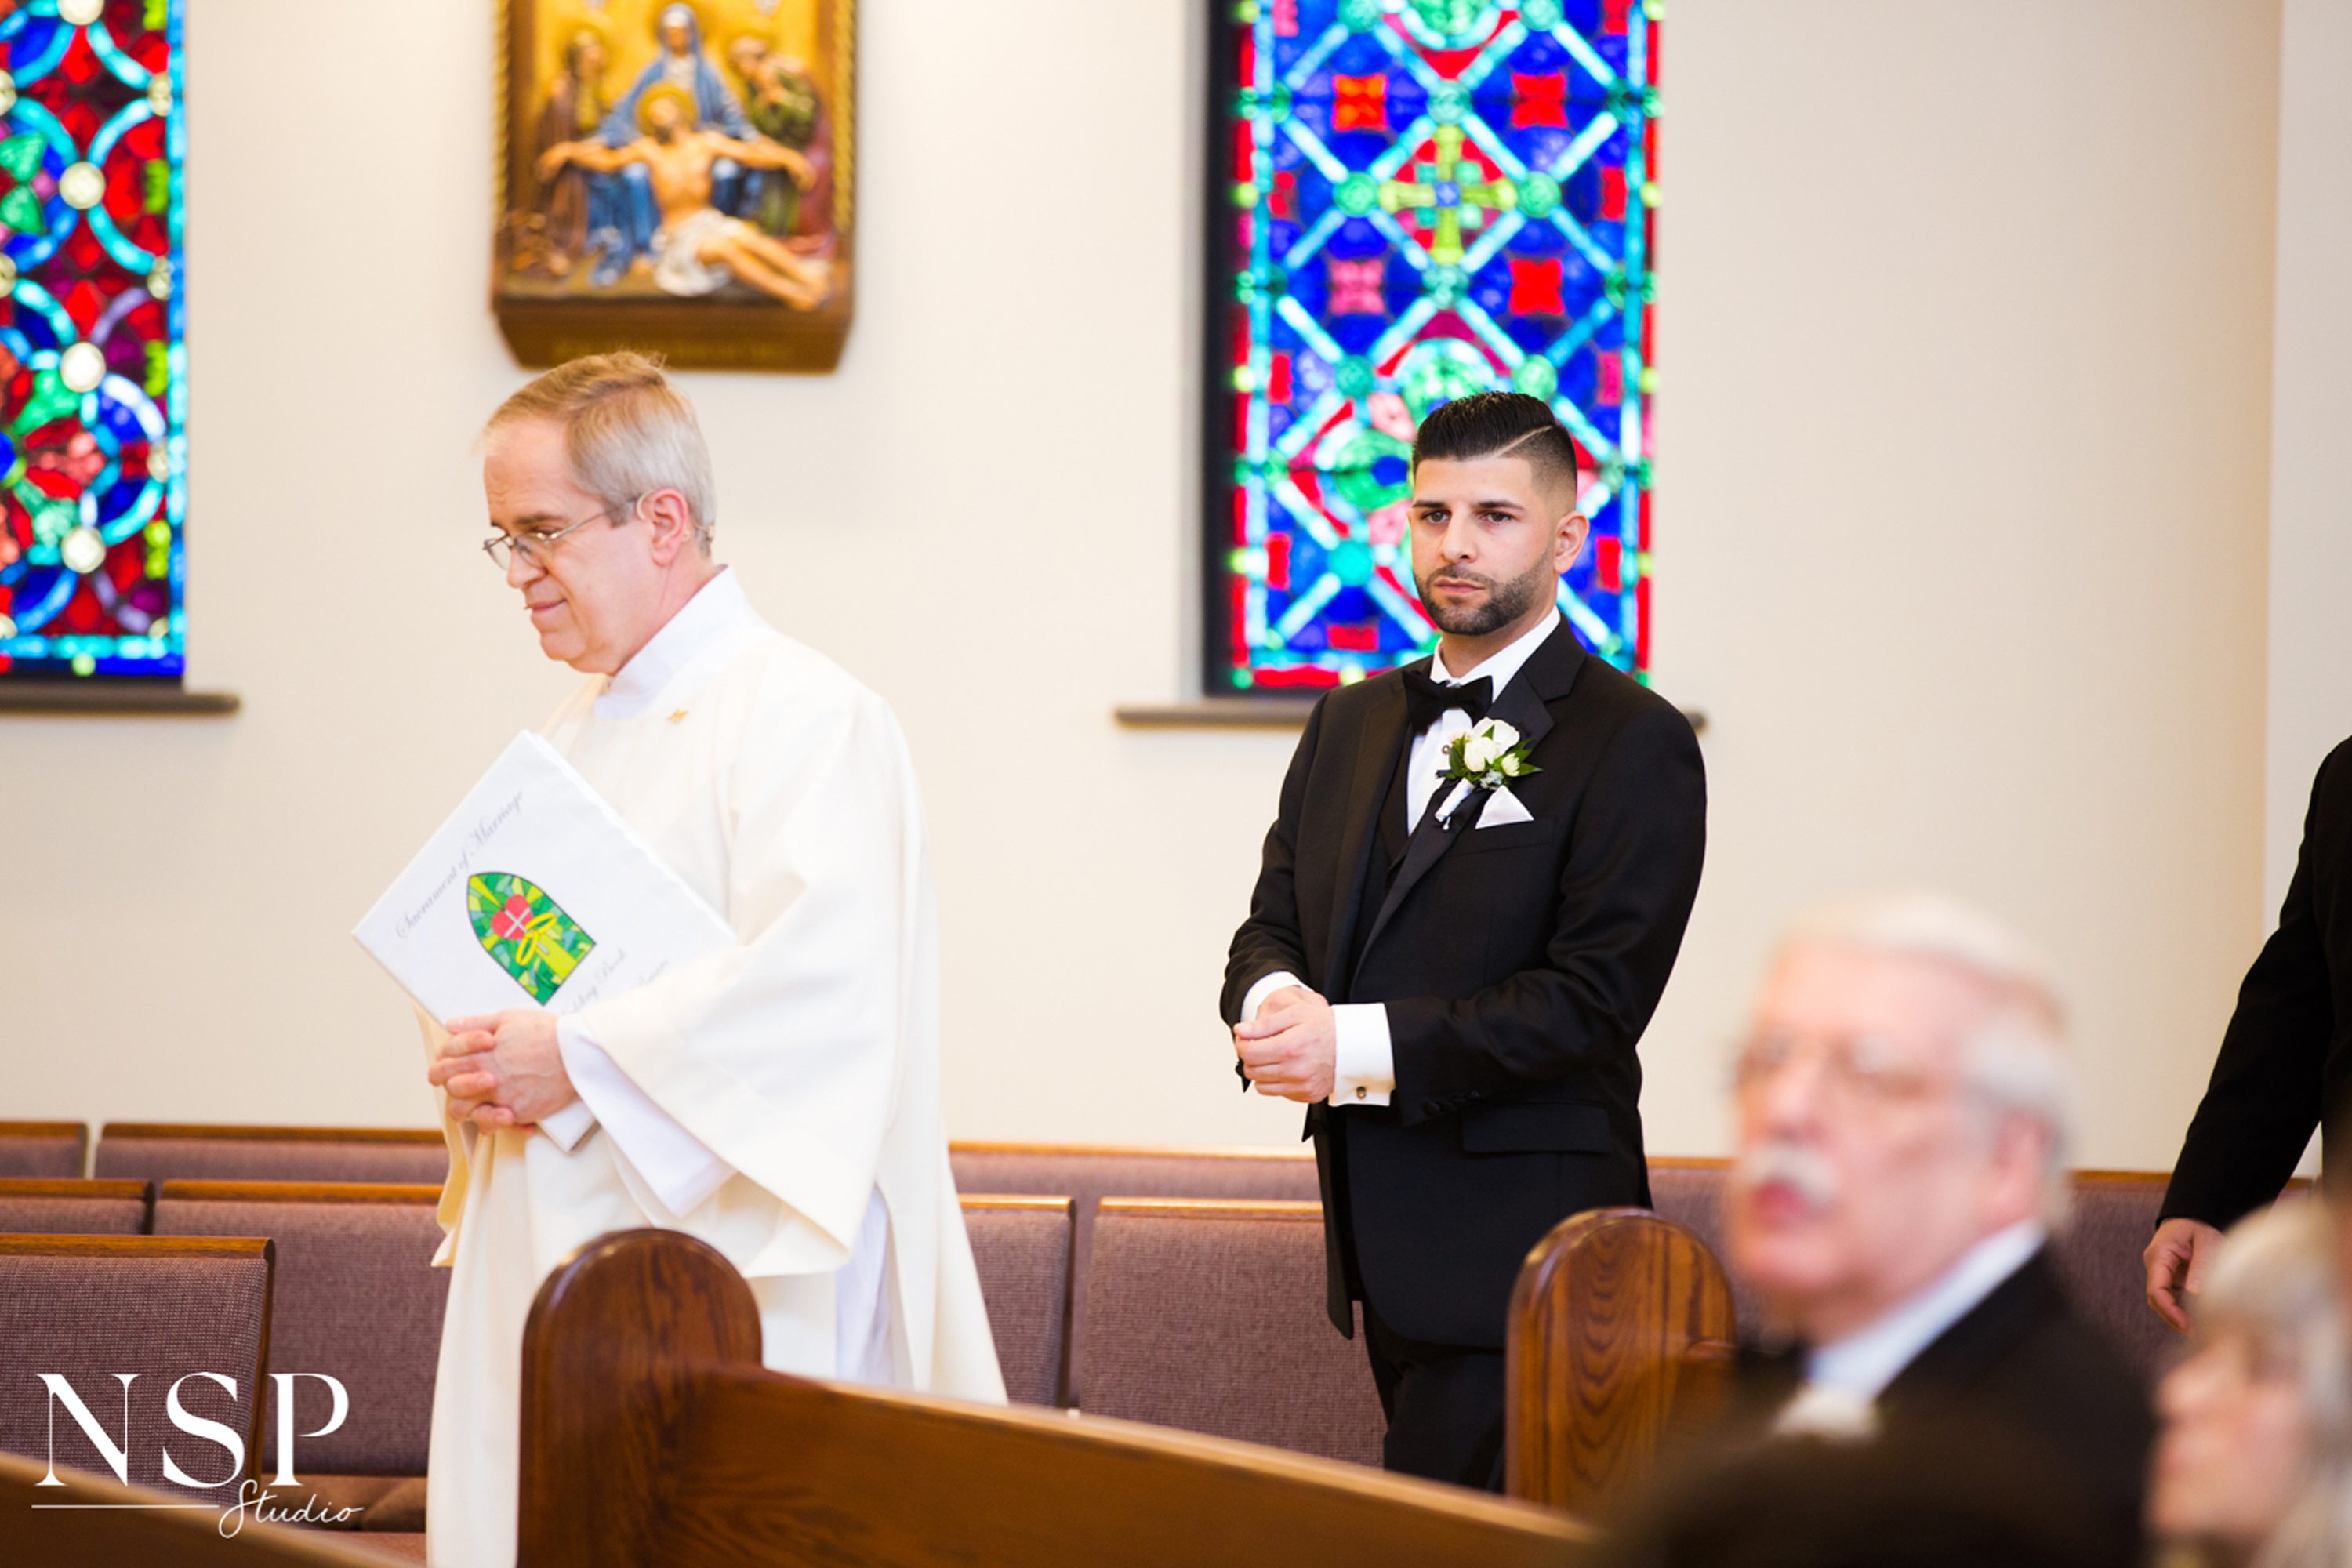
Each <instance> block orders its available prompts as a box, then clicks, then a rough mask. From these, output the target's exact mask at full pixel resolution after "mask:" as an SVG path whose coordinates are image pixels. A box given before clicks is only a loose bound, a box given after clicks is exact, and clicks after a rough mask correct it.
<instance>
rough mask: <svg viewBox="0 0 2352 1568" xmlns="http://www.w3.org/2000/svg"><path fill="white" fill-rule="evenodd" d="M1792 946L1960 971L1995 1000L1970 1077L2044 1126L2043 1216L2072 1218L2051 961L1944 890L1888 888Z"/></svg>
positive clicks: (1802, 925) (1800, 928) (1974, 1036)
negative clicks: (1867, 954)
mask: <svg viewBox="0 0 2352 1568" xmlns="http://www.w3.org/2000/svg"><path fill="white" fill-rule="evenodd" d="M1781 947H1782V951H1783V952H1786V951H1789V950H1790V949H1794V948H1800V947H1836V948H1845V949H1849V950H1854V951H1860V952H1871V953H1879V954H1884V955H1885V956H1887V957H1890V958H1907V959H1913V960H1916V961H1920V962H1925V963H1937V964H1943V965H1946V966H1948V967H1950V968H1954V969H1958V970H1960V971H1961V972H1963V973H1966V974H1967V975H1968V976H1969V978H1970V979H1972V980H1974V981H1976V982H1977V983H1978V984H1980V985H1981V986H1982V987H1983V988H1984V989H1985V990H1986V991H1987V992H1989V993H1990V994H1991V996H1992V998H1993V1005H1992V1007H1991V1008H1990V1010H1989V1011H1988V1012H1987V1014H1986V1016H1984V1017H1983V1018H1982V1019H1981V1020H1979V1022H1978V1023H1977V1025H1976V1026H1974V1027H1973V1028H1971V1029H1970V1030H1969V1032H1968V1034H1967V1036H1966V1037H1965V1038H1964V1039H1963V1041H1962V1045H1963V1047H1964V1048H1965V1049H1966V1051H1967V1054H1968V1065H1967V1067H1966V1068H1965V1081H1966V1083H1967V1085H1968V1087H1969V1090H1970V1091H1971V1092H1972V1093H1973V1094H1974V1095H1975V1096H1976V1097H1977V1098H1978V1099H1979V1100H1980V1101H1982V1102H1983V1103H1984V1104H1985V1105H1986V1106H1987V1108H1988V1109H1990V1110H1992V1111H1993V1112H1994V1113H1995V1114H1996V1115H1998V1116H2021V1117H2024V1118H2025V1119H2027V1120H2028V1121H2033V1122H2036V1123H2038V1124H2039V1125H2040V1126H2041V1127H2042V1131H2043V1139H2042V1146H2043V1162H2042V1200H2041V1207H2042V1218H2043V1219H2044V1220H2045V1221H2046V1222H2048V1223H2049V1224H2051V1225H2052V1226H2057V1225H2061V1224H2063V1223H2064V1220H2065V1218H2066V1211H2067V1206H2068V1200H2069V1197H2070V1195H2071V1194H2070V1189H2069V1185H2068V1182H2067V1165H2068V1163H2069V1161H2070V1159H2071V1158H2072V1155H2073V1145H2074V1097H2073V1095H2072V1093H2071V1092H2070V1091H2069V1089H2068V1085H2067V1072H2066V1050H2065V1032H2066V1029H2065V1009H2064V1007H2063V1005H2062V1004H2061V1003H2060V1001H2059V998H2058V986H2057V983H2056V981H2055V979H2054V978H2053V974H2052V971H2051V968H2050V966H2049V964H2048V963H2046V962H2045V961H2044V960H2043V959H2042V955H2041V953H2040V952H2037V951H2036V950H2035V949H2034V948H2033V946H2032V944H2031V943H2029V942H2026V941H2025V939H2024V938H2022V937H2021V936H2019V935H2018V934H2017V933H2016V932H2015V931H2012V930H2011V929H2010V928H2009V927H2008V926H2007V925H2004V924H2003V923H2002V922H2000V921H1998V920H1996V919H1994V918H1993V917H1992V916H1990V915H1989V914H1986V913H1984V912H1983V911H1982V910H1977V909H1973V908H1971V907H1969V905H1967V904H1963V903H1960V902H1959V901H1958V900H1953V899H1949V898H1946V897H1944V896H1942V895H1940V894H1936V893H1926V892H1901V893H1884V894H1877V895H1874V896H1871V897H1867V898H1862V899H1854V900H1847V901H1845V902H1843V903H1839V904H1834V905H1832V906H1829V907H1827V908H1825V909H1822V910H1819V911H1818V912H1816V913H1814V914H1812V915H1811V916H1809V917H1807V918H1806V919H1804V920H1802V921H1799V922H1798V924H1797V925H1796V926H1795V927H1794V928H1792V929H1791V930H1790V933H1789V935H1788V937H1787V938H1786V940H1785V941H1784V942H1782V944H1781Z"/></svg>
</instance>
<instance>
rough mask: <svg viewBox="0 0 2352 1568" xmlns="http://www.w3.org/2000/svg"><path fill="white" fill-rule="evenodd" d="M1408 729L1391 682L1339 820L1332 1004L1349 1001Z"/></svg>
mask: <svg viewBox="0 0 2352 1568" xmlns="http://www.w3.org/2000/svg"><path fill="white" fill-rule="evenodd" d="M1425 662H1426V661H1424V663H1425ZM1404 726H1405V706H1404V687H1403V686H1402V684H1401V683H1399V682H1396V681H1390V682H1389V683H1388V689H1386V690H1385V691H1383V692H1382V693H1381V699H1380V704H1379V706H1378V707H1376V708H1375V709H1373V710H1372V711H1371V713H1370V715H1369V716H1367V717H1366V719H1365V721H1364V733H1363V739H1362V741H1361V742H1359V744H1358V745H1357V748H1356V766H1355V773H1354V776H1353V777H1352V778H1351V779H1350V780H1349V787H1348V805H1347V816H1345V817H1343V818H1342V819H1341V821H1340V827H1339V856H1340V858H1339V875H1337V876H1335V877H1333V878H1332V879H1331V887H1332V894H1331V918H1330V920H1329V921H1328V922H1327V926H1326V929H1327V930H1328V931H1330V933H1331V934H1330V939H1329V945H1328V946H1327V947H1326V948H1325V950H1324V958H1323V968H1322V972H1321V973H1322V976H1323V990H1324V994H1325V995H1326V996H1327V997H1328V999H1329V1000H1331V1001H1333V1002H1343V1001H1345V1000H1347V995H1346V988H1347V985H1348V984H1349V981H1351V980H1352V979H1353V978H1354V976H1353V975H1351V974H1349V973H1347V970H1348V944H1349V939H1350V938H1351V937H1353V936H1354V935H1355V926H1356V908H1357V904H1358V902H1359V901H1360V900H1361V898H1362V896H1363V887H1364V873H1365V871H1366V870H1367V869H1368V868H1369V867H1370V863H1371V858H1372V848H1373V846H1374V845H1375V844H1376V843H1378V842H1379V839H1380V810H1381V802H1382V801H1384V800H1386V799H1387V798H1388V795H1389V780H1390V776H1391V773H1394V772H1395V770H1396V769H1397V767H1398V766H1399V765H1400V758H1401V756H1402V752H1403V750H1404V747H1405V743H1406V741H1407V739H1408V737H1407V736H1406V734H1405V732H1404Z"/></svg>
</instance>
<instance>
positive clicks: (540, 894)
mask: <svg viewBox="0 0 2352 1568" xmlns="http://www.w3.org/2000/svg"><path fill="white" fill-rule="evenodd" d="M466 909H467V913H469V914H470V915H472V917H473V921H474V934H475V935H476V936H478V937H479V938H481V941H482V951H483V952H487V953H488V954H489V955H490V957H491V959H492V960H493V961H495V962H496V963H497V964H498V966H499V968H500V969H503V970H505V971H506V972H507V973H509V974H510V975H512V976H513V977H514V981H515V984H518V985H520V986H521V987H522V988H523V989H524V990H525V991H527V992H529V993H530V998H531V1000H532V1001H534V1002H537V1003H538V1004H540V1005H541V1006H545V1005H547V1000H548V998H549V997H551V996H552V995H554V994H556V992H557V991H559V990H561V989H562V986H563V983H564V982H565V981H567V980H569V979H571V978H572V971H573V970H575V969H577V968H579V967H580V963H581V961H582V960H583V959H584V958H586V957H587V956H588V955H589V954H590V953H591V952H594V951H595V950H596V941H595V939H594V938H593V937H592V936H590V935H589V934H588V933H587V932H586V931H583V930H581V929H580V923H579V922H578V921H575V920H573V919H572V917H571V916H570V915H567V914H565V913H564V912H563V906H562V905H561V904H559V903H557V902H556V901H555V900H553V899H551V898H549V897H548V896H547V890H546V889H543V888H541V887H540V886H539V885H538V884H537V883H536V882H532V881H530V880H528V879H524V878H521V877H517V876H514V875H512V874H511V873H509V872H505V871H488V872H485V873H483V874H482V875H481V876H478V877H475V878H471V879H468V880H467V883H466Z"/></svg>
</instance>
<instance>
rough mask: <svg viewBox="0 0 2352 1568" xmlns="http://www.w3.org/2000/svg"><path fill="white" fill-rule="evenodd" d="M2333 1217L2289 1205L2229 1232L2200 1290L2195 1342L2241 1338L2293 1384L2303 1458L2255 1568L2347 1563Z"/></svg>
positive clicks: (2348, 1347)
mask: <svg viewBox="0 0 2352 1568" xmlns="http://www.w3.org/2000/svg"><path fill="white" fill-rule="evenodd" d="M2335 1223H2336V1222H2335V1219H2334V1216H2333V1215H2331V1214H2330V1213H2329V1210H2328V1207H2327V1205H2326V1204H2322V1203H2316V1202H2314V1201H2312V1200H2310V1199H2307V1198H2300V1199H2299V1198H2289V1199H2286V1200H2284V1201H2283V1202H2281V1203H2279V1204H2277V1205H2274V1206H2273V1207H2271V1208H2268V1209H2264V1210H2262V1211H2260V1212H2258V1213H2256V1214H2255V1215H2252V1217H2251V1218H2248V1219H2245V1220H2242V1221H2241V1222H2240V1223H2239V1224H2238V1225H2236V1226H2232V1227H2231V1231H2230V1234H2229V1235H2228V1237H2225V1238H2224V1239H2223V1242H2222V1246H2221V1255H2220V1256H2219V1257H2218V1258H2215V1259H2214V1263H2213V1270H2212V1272H2211V1273H2210V1275H2208V1276H2207V1278H2206V1281H2205V1289H2203V1290H2202V1291H2201V1292H2200V1294H2199V1296H2198V1298H2197V1301H2196V1306H2195V1309H2194V1310H2195V1311H2196V1314H2197V1331H2198V1334H2199V1336H2200V1338H2204V1339H2209V1340H2210V1338H2212V1337H2213V1336H2215V1335H2217V1334H2226V1333H2231V1332H2235V1333H2242V1334H2243V1335H2245V1336H2246V1337H2247V1339H2248V1340H2250V1341H2251V1342H2252V1348H2253V1351H2254V1353H2255V1358H2256V1362H2257V1363H2258V1364H2263V1365H2267V1366H2270V1367H2273V1368H2275V1369H2278V1370H2280V1371H2283V1372H2284V1373H2287V1374H2289V1375H2291V1376H2293V1377H2294V1380H2295V1384H2296V1389H2297V1392H2298V1394H2299V1395H2300V1398H2301V1403H2302V1406H2303V1413H2304V1416H2305V1419H2306V1420H2307V1421H2308V1422H2309V1424H2310V1434H2311V1437H2310V1451H2309V1453H2308V1454H2307V1455H2306V1456H2305V1460H2304V1473H2303V1474H2302V1476H2301V1477H2299V1478H2298V1479H2297V1484H2296V1487H2295V1489H2294V1497H2293V1500H2291V1501H2290V1502H2289V1503H2288V1504H2287V1508H2286V1511H2285V1512H2284V1515H2282V1516H2281V1518H2280V1521H2279V1522H2278V1524H2277V1526H2276V1527H2275V1528H2274V1529H2273V1531H2272V1532H2271V1535H2270V1539H2269V1540H2268V1541H2266V1542H2263V1547H2262V1549H2261V1550H2260V1551H2259V1552H2256V1553H2255V1554H2254V1558H2253V1563H2254V1568H2323V1565H2325V1568H2334V1565H2335V1564H2337V1563H2343V1562H2345V1561H2347V1558H2352V1330H2347V1323H2346V1321H2345V1315H2344V1304H2343V1298H2342V1297H2341V1296H2340V1295H2339V1294H2338V1289H2337V1282H2336V1258H2335V1244H2336V1237H2335Z"/></svg>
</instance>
